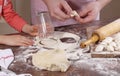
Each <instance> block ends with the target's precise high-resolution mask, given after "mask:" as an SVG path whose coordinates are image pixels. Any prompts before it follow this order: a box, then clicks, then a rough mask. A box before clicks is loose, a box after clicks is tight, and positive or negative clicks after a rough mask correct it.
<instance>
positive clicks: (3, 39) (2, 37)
mask: <svg viewBox="0 0 120 76" xmlns="http://www.w3.org/2000/svg"><path fill="white" fill-rule="evenodd" d="M5 40H6V36H5V35H0V44H5V42H4V41H5Z"/></svg>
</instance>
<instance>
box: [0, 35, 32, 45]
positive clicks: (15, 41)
mask: <svg viewBox="0 0 120 76" xmlns="http://www.w3.org/2000/svg"><path fill="white" fill-rule="evenodd" d="M0 44H5V45H10V46H29V45H33V41H32V40H30V39H28V38H26V37H24V36H21V35H3V36H0Z"/></svg>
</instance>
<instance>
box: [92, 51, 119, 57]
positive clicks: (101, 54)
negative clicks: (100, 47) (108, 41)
mask: <svg viewBox="0 0 120 76" xmlns="http://www.w3.org/2000/svg"><path fill="white" fill-rule="evenodd" d="M91 56H92V58H120V52H93V53H91Z"/></svg>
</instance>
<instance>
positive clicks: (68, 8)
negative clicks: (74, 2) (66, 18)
mask: <svg viewBox="0 0 120 76" xmlns="http://www.w3.org/2000/svg"><path fill="white" fill-rule="evenodd" d="M62 4H63V7H64V9H65V11H66V12H67V14H70V13H71V12H72V8H71V7H70V6H69V4H68V3H67V2H66V1H63V3H62Z"/></svg>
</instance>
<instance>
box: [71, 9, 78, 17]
mask: <svg viewBox="0 0 120 76" xmlns="http://www.w3.org/2000/svg"><path fill="white" fill-rule="evenodd" d="M70 16H71V17H75V16H77V17H79V14H78V13H77V12H76V11H75V10H73V11H72V12H71V14H70Z"/></svg>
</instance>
